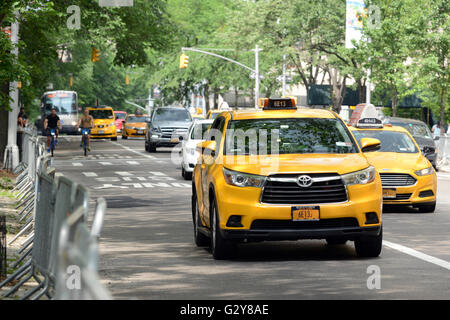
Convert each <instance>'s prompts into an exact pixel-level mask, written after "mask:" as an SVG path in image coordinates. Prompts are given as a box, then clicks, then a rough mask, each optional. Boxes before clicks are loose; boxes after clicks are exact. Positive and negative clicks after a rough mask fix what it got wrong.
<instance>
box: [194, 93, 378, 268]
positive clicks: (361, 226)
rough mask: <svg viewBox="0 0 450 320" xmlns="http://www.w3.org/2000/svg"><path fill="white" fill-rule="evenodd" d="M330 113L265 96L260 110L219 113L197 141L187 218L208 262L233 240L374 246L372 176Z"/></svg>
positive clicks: (372, 145) (368, 252) (363, 252)
mask: <svg viewBox="0 0 450 320" xmlns="http://www.w3.org/2000/svg"><path fill="white" fill-rule="evenodd" d="M361 143H362V147H360V146H359V145H358V143H357V142H356V140H355V139H354V137H353V135H352V134H351V132H350V131H349V129H348V127H347V126H346V125H345V123H344V122H343V121H342V120H341V119H340V118H339V116H337V115H336V114H335V113H334V112H331V111H327V110H315V109H297V107H296V106H295V100H293V99H266V101H265V102H264V108H263V109H262V110H252V111H227V112H222V113H221V114H219V115H218V117H217V118H216V119H215V120H214V122H213V124H212V125H211V128H210V129H209V130H208V132H207V134H206V140H205V141H203V142H201V143H199V144H198V145H197V151H198V153H199V160H198V163H197V164H196V166H195V168H194V173H193V180H192V218H193V223H194V237H195V242H196V244H197V245H198V246H208V245H209V246H210V247H211V251H212V254H213V257H214V258H215V259H225V258H228V257H231V256H232V255H233V253H234V252H235V249H236V244H237V243H239V242H249V241H265V240H298V239H326V240H327V242H328V243H329V244H330V245H334V244H344V243H345V242H347V241H348V240H351V241H355V248H356V252H357V254H358V255H359V256H364V257H376V256H378V255H379V254H380V252H381V247H382V245H381V244H382V216H381V212H382V187H381V180H380V176H379V174H378V173H377V171H376V170H375V168H374V167H373V166H372V165H370V163H369V162H368V160H367V158H366V157H365V156H364V154H363V152H362V151H366V150H371V149H376V148H378V147H379V145H380V141H379V140H377V139H370V138H369V139H362V141H361Z"/></svg>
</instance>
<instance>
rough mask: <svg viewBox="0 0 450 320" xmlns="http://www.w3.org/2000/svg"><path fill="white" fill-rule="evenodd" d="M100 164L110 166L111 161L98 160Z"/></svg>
mask: <svg viewBox="0 0 450 320" xmlns="http://www.w3.org/2000/svg"><path fill="white" fill-rule="evenodd" d="M99 163H100V164H102V165H104V166H112V163H111V162H106V161H100V162H99Z"/></svg>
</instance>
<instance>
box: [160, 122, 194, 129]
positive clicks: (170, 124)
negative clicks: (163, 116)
mask: <svg viewBox="0 0 450 320" xmlns="http://www.w3.org/2000/svg"><path fill="white" fill-rule="evenodd" d="M152 125H153V127H160V128H164V127H170V128H186V129H188V128H189V126H190V125H191V122H187V121H154V122H153V124H152Z"/></svg>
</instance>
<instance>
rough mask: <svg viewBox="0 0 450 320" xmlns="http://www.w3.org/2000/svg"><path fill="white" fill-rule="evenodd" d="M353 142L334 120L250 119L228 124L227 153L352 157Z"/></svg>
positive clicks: (339, 123) (354, 147)
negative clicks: (339, 155)
mask: <svg viewBox="0 0 450 320" xmlns="http://www.w3.org/2000/svg"><path fill="white" fill-rule="evenodd" d="M355 152H358V150H357V147H356V144H355V142H354V141H353V139H352V137H351V136H350V134H349V132H348V130H347V128H346V127H345V126H344V125H343V124H342V122H341V121H339V120H337V119H318V118H295V119H252V120H235V121H230V123H229V126H228V129H227V136H226V153H227V154H237V155H248V154H259V155H261V154H278V153H279V154H293V153H298V154H302V153H320V154H330V153H355Z"/></svg>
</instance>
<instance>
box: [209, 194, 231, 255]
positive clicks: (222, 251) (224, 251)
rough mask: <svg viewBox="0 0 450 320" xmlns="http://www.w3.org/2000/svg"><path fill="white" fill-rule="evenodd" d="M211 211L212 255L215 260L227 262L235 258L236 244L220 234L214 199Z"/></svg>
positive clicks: (214, 199)
mask: <svg viewBox="0 0 450 320" xmlns="http://www.w3.org/2000/svg"><path fill="white" fill-rule="evenodd" d="M210 206H211V210H210V211H209V212H210V214H211V219H210V221H211V253H212V255H213V258H214V259H215V260H225V259H229V258H231V257H232V256H234V254H235V251H236V244H234V243H232V242H230V241H228V240H226V239H224V238H223V237H222V235H221V234H220V222H219V215H218V212H217V202H216V198H215V197H214V198H213V199H212V201H211V203H210Z"/></svg>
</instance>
